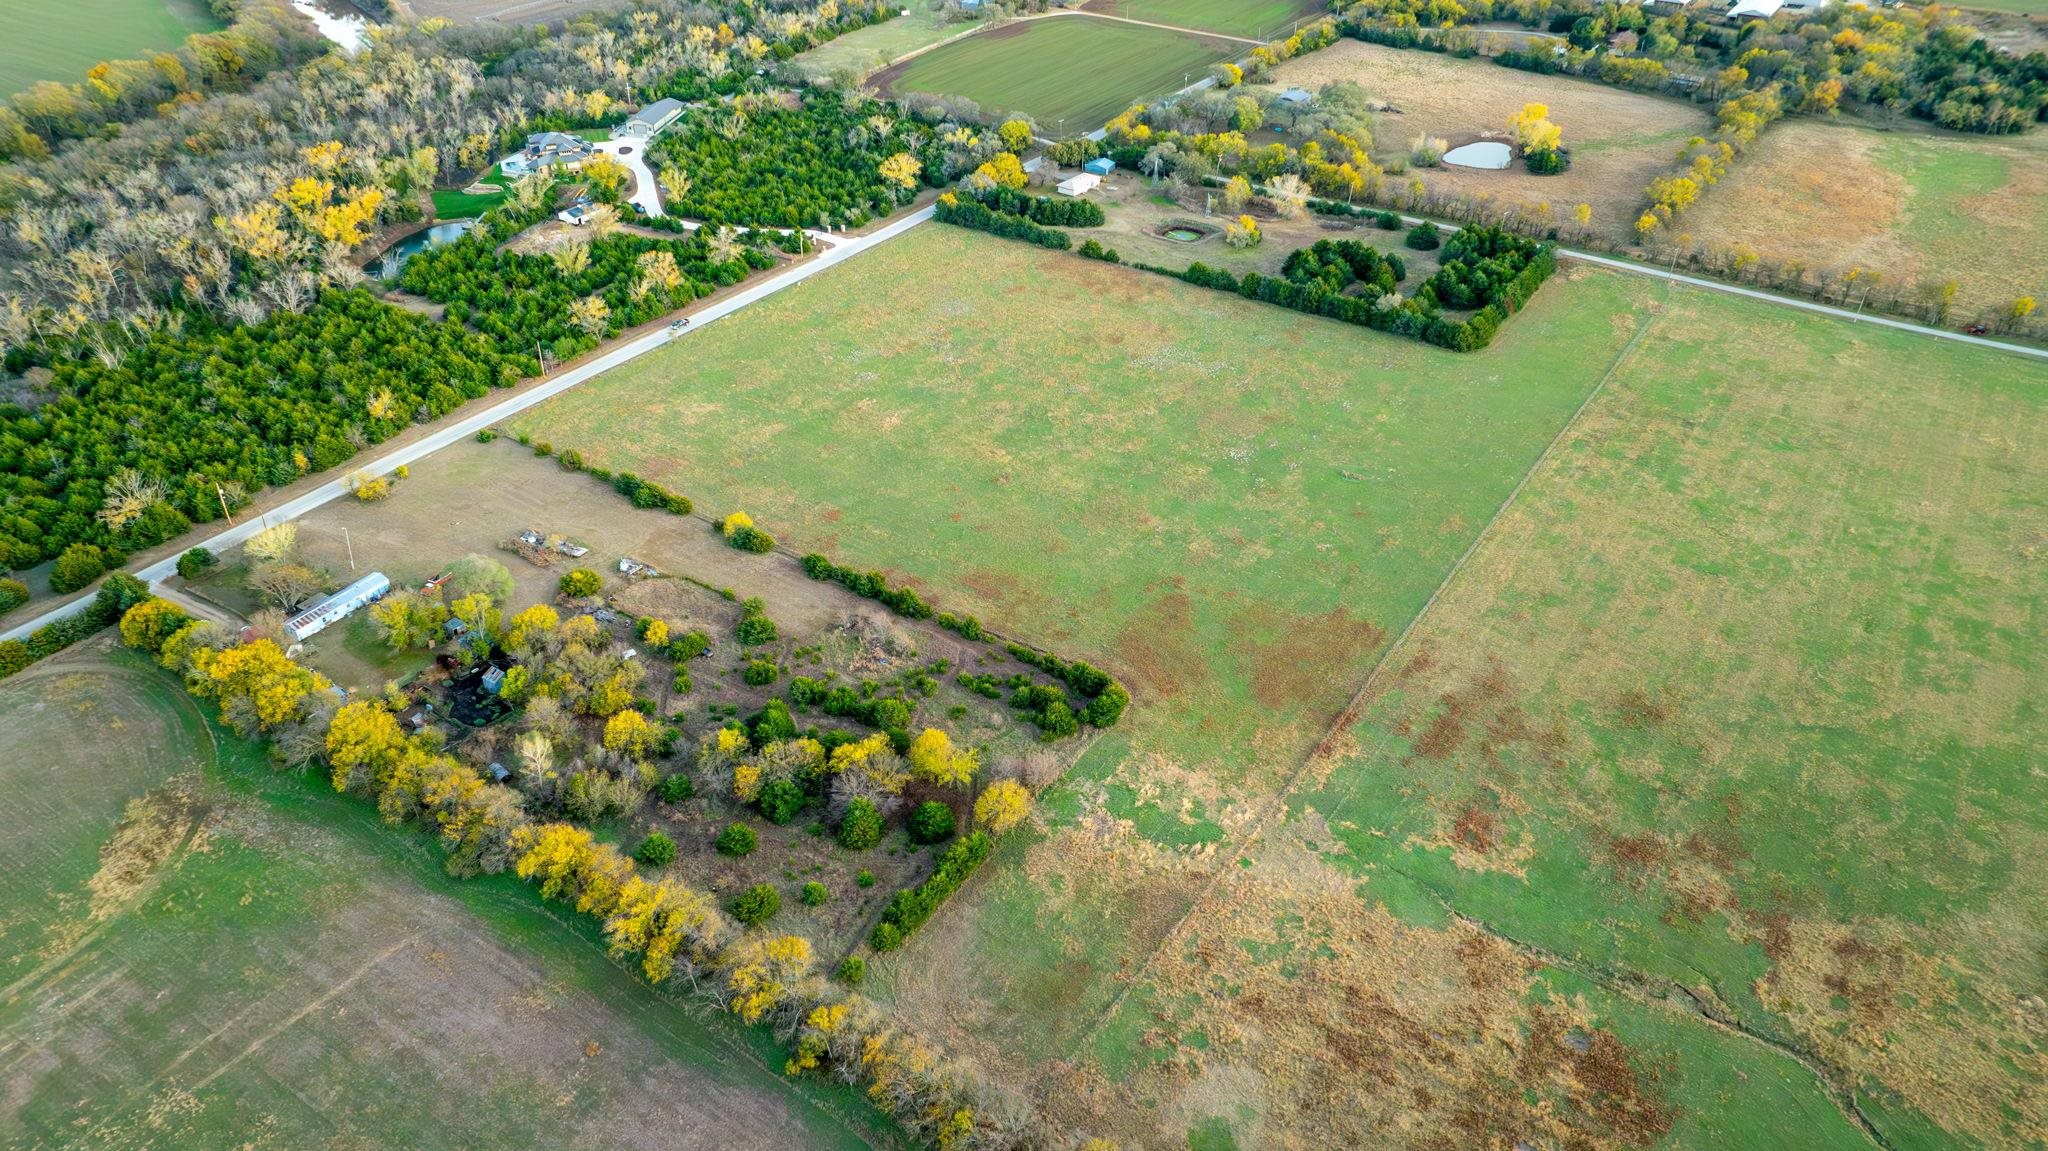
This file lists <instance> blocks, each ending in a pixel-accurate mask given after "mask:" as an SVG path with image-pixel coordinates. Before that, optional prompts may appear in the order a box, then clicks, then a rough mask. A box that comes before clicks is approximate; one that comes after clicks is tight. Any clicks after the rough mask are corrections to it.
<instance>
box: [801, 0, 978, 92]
mask: <svg viewBox="0 0 2048 1151" xmlns="http://www.w3.org/2000/svg"><path fill="white" fill-rule="evenodd" d="M973 27H974V25H973V24H971V23H952V24H948V23H944V22H942V21H941V20H940V17H939V13H938V12H937V11H936V10H934V9H932V8H929V7H923V6H918V5H913V6H912V7H911V8H910V15H908V16H897V17H894V18H892V19H889V20H885V21H883V22H882V23H880V24H870V25H868V26H867V27H865V28H861V29H857V30H856V31H853V32H849V33H847V34H846V35H844V36H841V37H838V38H837V39H834V40H828V41H826V42H825V43H823V44H820V45H818V46H817V47H816V48H812V49H810V50H809V51H807V52H804V53H803V54H801V55H799V56H798V57H797V58H796V62H797V65H798V66H799V67H801V68H802V69H803V70H804V72H805V74H807V75H811V76H829V75H831V74H832V73H834V72H837V71H839V70H840V69H842V68H855V69H858V70H860V71H862V72H869V71H872V70H874V69H876V68H881V67H884V66H886V65H887V64H888V63H889V61H891V60H894V59H896V58H897V57H899V56H902V55H903V54H904V53H906V52H915V51H917V50H918V49H919V48H922V47H924V46H925V45H927V44H936V43H938V42H939V41H940V40H943V39H945V38H946V37H948V36H953V35H957V34H959V33H961V32H965V31H967V30H969V29H971V28H973Z"/></svg>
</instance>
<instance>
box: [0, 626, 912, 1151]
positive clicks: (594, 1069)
mask: <svg viewBox="0 0 2048 1151" xmlns="http://www.w3.org/2000/svg"><path fill="white" fill-rule="evenodd" d="M104 644H105V641H95V642H94V643H93V644H91V645H89V648H88V649H80V650H74V651H72V652H69V653H66V654H64V655H62V656H59V657H57V658H55V659H53V660H51V661H49V662H47V663H43V664H39V665H37V666H36V667H34V668H32V669H30V670H29V671H27V672H24V673H22V674H20V675H17V676H15V677H13V678H11V679H9V680H8V681H7V682H6V684H5V685H4V686H0V803H4V807H5V810H7V811H8V812H9V813H10V814H11V815H13V816H14V817H15V819H16V823H15V825H14V827H13V828H12V831H11V834H10V836H9V838H8V845H7V847H6V848H5V849H4V850H5V852H6V854H5V855H4V856H0V863H4V864H5V867H4V868H0V963H4V964H5V974H4V978H5V980H6V982H7V993H6V995H5V996H4V997H0V1064H4V1066H5V1068H6V1075H5V1082H6V1084H7V1088H6V1092H7V1094H6V1098H7V1105H6V1106H5V1107H4V1108H0V1144H4V1145H6V1146H10V1147H48V1148H59V1147H80V1148H86V1147H90V1148H95V1149H104V1148H129V1147H133V1148H141V1147H156V1148H169V1147H191V1148H218V1147H235V1146H239V1147H313V1146H322V1147H346V1146H372V1145H374V1146H403V1147H435V1148H461V1147H477V1146H483V1145H491V1144H505V1145H519V1146H543V1145H546V1146H606V1147H649V1148H651V1147H668V1146H676V1145H678V1143H677V1140H678V1138H681V1139H683V1144H682V1145H688V1146H697V1145H704V1146H711V1145H716V1146H720V1147H749V1148H760V1149H762V1151H767V1149H770V1148H784V1147H796V1146H801V1147H806V1148H809V1147H821V1148H848V1149H851V1148H858V1147H867V1146H871V1145H874V1140H875V1139H876V1138H877V1136H876V1134H875V1132H873V1131H872V1130H871V1129H870V1124H872V1123H873V1122H874V1119H873V1115H872V1113H871V1112H869V1111H868V1110H867V1108H866V1107H865V1105H864V1104H863V1102H862V1101H861V1100H860V1099H859V1098H858V1097H857V1096H855V1095H853V1094H851V1093H846V1092H840V1091H837V1090H834V1089H832V1088H829V1087H827V1086H824V1085H822V1084H816V1083H801V1084H800V1083H795V1082H792V1081H789V1080H786V1079H784V1078H783V1077H782V1076H781V1075H780V1074H779V1064H780V1060H781V1056H780V1055H779V1054H777V1053H776V1052H775V1051H774V1050H773V1049H772V1048H771V1047H770V1046H769V1045H767V1044H766V1043H765V1037H764V1036H761V1035H758V1034H755V1033H752V1032H744V1031H741V1030H739V1029H737V1028H735V1027H732V1026H729V1025H728V1024H727V1023H726V1022H725V1021H724V1020H722V1019H713V1018H708V1017H707V1016H706V1014H705V1009H704V1008H701V1007H699V1006H696V1005H691V1004H678V1003H672V1002H669V1001H666V1000H664V999H662V998H660V997H658V996H657V995H655V994H654V993H653V992H652V991H651V990H649V989H648V988H646V987H645V986H644V985H642V984H640V983H639V982H637V981H636V980H635V979H634V978H633V977H632V976H631V975H629V974H628V973H626V972H624V971H622V970H620V969H618V968H616V967H614V966H612V965H611V964H610V963H608V962H607V961H606V960H605V958H604V954H603V951H602V949H601V947H600V945H599V944H598V943H597V941H596V940H595V939H594V938H592V937H591V935H590V934H589V933H588V932H586V931H584V930H582V929H580V928H579V927H576V926H571V925H569V924H566V923H564V922H562V921H560V920H558V919H556V918H555V917H554V916H553V915H551V914H549V913H547V912H546V911H545V910H544V909H543V908H542V907H541V906H540V904H539V902H538V900H537V899H536V898H535V897H534V895H533V894H532V893H531V892H530V891H527V890H523V889H522V887H521V885H519V884H518V883H516V882H515V881H512V880H510V879H509V878H505V877H499V878H498V879H493V880H482V881H474V882H467V883H458V882H456V881H454V880H450V879H448V878H447V877H446V876H444V875H443V874H442V872H441V869H440V866H439V861H438V852H437V851H436V850H435V849H434V847H433V845H432V844H431V842H430V841H429V840H427V839H426V838H424V837H419V836H415V835H413V834H411V833H409V832H405V831H399V830H394V829H391V828H389V827H385V826H383V825H382V824H380V823H378V822H377V820H376V817H375V813H374V812H373V811H372V810H370V809H368V808H367V807H366V806H363V805H360V804H358V803H356V802H355V801H352V800H348V799H344V798H341V797H338V796H335V795H333V794H332V793H331V792H328V791H326V790H325V789H324V788H322V787H320V786H318V785H317V783H316V782H315V781H312V780H309V779H307V778H305V777H302V776H300V775H298V774H296V773H292V774H284V775H279V774H274V773H273V772H272V771H271V769H270V768H269V766H268V764H267V763H266V762H265V760H264V757H263V755H262V753H261V752H260V751H259V750H258V749H257V748H255V747H254V746H252V745H250V744H247V743H245V742H243V741H241V740H238V739H236V738H235V737H233V736H232V735H231V734H230V733H227V732H225V731H223V730H221V729H219V728H218V727H215V726H214V725H212V724H211V723H210V722H209V721H208V720H207V719H206V718H205V716H204V715H202V714H201V712H200V711H199V709H198V706H197V705H196V704H194V703H193V702H192V701H191V700H190V699H189V698H188V697H187V696H186V695H185V694H184V692H183V691H182V690H181V689H180V688H179V686H178V685H177V683H176V682H175V681H174V680H173V679H172V678H171V677H170V676H169V675H168V674H166V673H164V672H162V671H160V670H159V669H157V668H155V667H154V666H152V665H150V664H148V663H147V662H145V661H143V660H140V659H138V658H136V657H134V656H132V655H130V654H129V653H127V652H124V651H119V650H115V651H111V652H108V651H105V650H103V647H104ZM83 732H90V733H91V736H92V738H89V739H82V738H80V734H81V733H83ZM882 1137H883V1138H886V1136H885V1135H884V1136H882Z"/></svg>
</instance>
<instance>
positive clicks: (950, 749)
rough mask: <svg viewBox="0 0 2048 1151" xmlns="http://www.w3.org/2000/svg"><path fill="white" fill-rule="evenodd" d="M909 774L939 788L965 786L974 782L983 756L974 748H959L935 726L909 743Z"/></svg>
mask: <svg viewBox="0 0 2048 1151" xmlns="http://www.w3.org/2000/svg"><path fill="white" fill-rule="evenodd" d="M908 758H909V760H910V772H911V774H912V775H914V776H916V777H917V778H919V779H922V780H924V781H925V782H927V783H935V784H938V785H939V786H940V787H965V786H967V785H968V784H969V783H972V782H974V773H975V771H976V770H977V769H979V768H980V766H981V757H980V755H979V754H978V753H976V752H975V751H974V749H972V748H956V747H954V746H953V738H952V737H951V736H949V735H947V734H946V733H945V732H944V731H942V730H940V729H939V728H936V727H928V728H925V729H924V730H923V731H921V732H919V733H918V734H917V738H916V739H914V740H911V741H910V754H909V756H908Z"/></svg>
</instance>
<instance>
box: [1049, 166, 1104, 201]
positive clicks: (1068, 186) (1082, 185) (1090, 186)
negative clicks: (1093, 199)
mask: <svg viewBox="0 0 2048 1151" xmlns="http://www.w3.org/2000/svg"><path fill="white" fill-rule="evenodd" d="M1100 183H1102V177H1100V176H1098V175H1096V174H1095V173H1093V172H1081V173H1079V174H1077V175H1073V176H1068V177H1067V178H1066V179H1064V180H1061V181H1060V186H1059V187H1058V188H1057V189H1056V190H1057V191H1058V192H1059V194H1060V195H1062V196H1085V195H1087V194H1088V193H1090V192H1093V191H1094V190H1095V186H1096V185H1097V184H1100Z"/></svg>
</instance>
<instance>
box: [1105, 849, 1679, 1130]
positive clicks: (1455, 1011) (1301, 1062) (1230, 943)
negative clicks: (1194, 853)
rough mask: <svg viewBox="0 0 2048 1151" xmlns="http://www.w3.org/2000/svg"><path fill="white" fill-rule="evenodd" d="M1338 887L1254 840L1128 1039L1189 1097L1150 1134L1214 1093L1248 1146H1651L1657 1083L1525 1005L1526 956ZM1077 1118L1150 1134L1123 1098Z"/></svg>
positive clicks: (1569, 1014)
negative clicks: (1249, 1117)
mask: <svg viewBox="0 0 2048 1151" xmlns="http://www.w3.org/2000/svg"><path fill="white" fill-rule="evenodd" d="M1354 887H1355V880H1354V879H1353V878H1352V877H1351V876H1349V875H1346V874H1343V873H1340V872H1338V871H1336V870H1335V869H1333V868H1331V867H1330V866H1329V865H1328V864H1327V863H1325V862H1324V861H1323V860H1322V859H1321V858H1320V856H1319V855H1318V854H1316V853H1315V852H1314V850H1313V849H1310V848H1308V846H1307V845H1305V844H1302V843H1300V842H1299V841H1291V842H1281V841H1277V840H1276V841H1270V842H1269V845H1268V846H1267V847H1266V848H1265V849H1262V852H1261V857H1260V859H1259V861H1258V863H1257V864H1256V865H1255V866H1254V867H1252V868H1251V869H1249V870H1246V871H1242V872H1234V873H1233V874H1232V875H1231V877H1230V878H1229V879H1227V880H1225V882H1224V888H1223V889H1222V890H1219V891H1218V892H1216V893H1215V894H1214V896H1213V897H1212V898H1209V899H1206V900H1204V901H1203V902H1202V904H1201V905H1200V906H1199V907H1198V908H1197V909H1196V910H1195V912H1194V914H1193V915H1192V917H1191V918H1190V920H1189V922H1188V925H1187V930H1186V932H1185V934H1184V936H1183V940H1184V943H1183V944H1182V945H1176V946H1175V947H1172V948H1169V949H1166V950H1164V951H1162V952H1161V953H1160V954H1159V955H1158V956H1157V957H1156V958H1155V960H1154V965H1153V968H1152V971H1151V973H1150V974H1151V976H1152V980H1151V983H1152V985H1153V986H1155V987H1158V988H1171V989H1173V991H1172V993H1171V994H1170V995H1164V994H1162V995H1160V996H1158V997H1157V998H1156V999H1155V1001H1154V1006H1153V1010H1152V1018H1151V1026H1150V1028H1149V1029H1148V1030H1147V1032H1146V1034H1145V1037H1144V1039H1143V1041H1142V1042H1143V1043H1144V1045H1145V1046H1146V1047H1148V1048H1150V1049H1151V1051H1152V1053H1153V1054H1154V1056H1155V1057H1160V1058H1163V1059H1164V1060H1165V1061H1166V1065H1167V1067H1168V1068H1169V1073H1170V1075H1171V1077H1172V1078H1173V1079H1174V1080H1175V1081H1177V1082H1182V1083H1186V1084H1190V1085H1191V1086H1190V1089H1189V1090H1187V1091H1184V1092H1182V1093H1180V1094H1179V1096H1178V1099H1177V1101H1178V1107H1179V1108H1181V1109H1185V1110H1186V1112H1187V1113H1186V1114H1172V1115H1168V1116H1166V1118H1168V1119H1169V1120H1171V1121H1173V1122H1175V1123H1191V1122H1194V1121H1196V1120H1199V1119H1200V1118H1201V1117H1202V1112H1201V1103H1200V1102H1199V1101H1200V1100H1201V1099H1202V1098H1203V1096H1204V1095H1205V1094H1208V1093H1210V1091H1211V1089H1212V1088H1216V1087H1217V1085H1218V1084H1227V1086H1228V1090H1229V1094H1230V1095H1231V1097H1232V1098H1233V1100H1234V1101H1235V1102H1237V1103H1240V1104H1242V1105H1243V1106H1244V1107H1245V1108H1247V1109H1248V1110H1249V1112H1251V1113H1253V1114H1256V1115H1257V1117H1258V1118H1257V1120H1256V1123H1257V1132H1256V1138H1254V1139H1253V1140H1252V1142H1249V1143H1244V1145H1246V1146H1251V1145H1257V1146H1261V1147H1277V1148H1303V1149H1305V1148H1310V1147H1353V1146H1355V1147H1388V1148H1436V1147H1498V1148H1510V1147H1513V1146H1515V1145H1516V1144H1517V1143H1518V1142H1519V1143H1526V1144H1528V1145H1530V1146H1569V1147H1575V1148H1585V1149H1589V1151H1596V1149H1606V1148H1621V1147H1637V1146H1647V1145H1650V1144H1652V1143H1654V1142H1656V1141H1657V1140H1658V1139H1659V1138H1661V1137H1662V1136H1663V1134H1664V1133H1666V1132H1668V1130H1669V1129H1670V1124H1671V1121H1672V1118H1673V1116H1674V1112H1673V1109H1672V1108H1671V1107H1670V1106H1669V1105H1668V1104H1667V1103H1665V1102H1664V1099H1663V1091H1662V1088H1661V1086H1660V1083H1659V1076H1658V1073H1657V1072H1656V1071H1655V1070H1650V1069H1645V1068H1644V1067H1643V1066H1642V1065H1641V1061H1640V1059H1639V1058H1638V1057H1637V1056H1636V1055H1635V1054H1634V1053H1633V1052H1631V1051H1630V1050H1629V1049H1628V1048H1627V1047H1626V1046H1625V1045H1624V1044H1623V1043H1622V1042H1621V1041H1620V1040H1619V1039H1618V1038H1616V1037H1615V1036H1614V1035H1613V1034H1611V1033H1609V1032H1607V1031H1605V1030H1602V1029H1600V1028H1599V1027H1598V1026H1596V1025H1595V1021H1594V1020H1592V1019H1590V1018H1588V1017H1587V1016H1586V1015H1585V1014H1584V1013H1583V1011H1581V1010H1578V1009H1575V1008H1573V1007H1571V1006H1570V1005H1567V1004H1530V1003H1528V1002H1527V1001H1526V997H1527V996H1528V994H1529V992H1530V989H1531V987H1532V986H1533V983H1532V980H1533V977H1534V969H1533V968H1532V966H1531V965H1530V963H1529V961H1528V960H1527V959H1526V957H1524V956H1522V955H1520V954H1519V953H1517V952H1516V951H1515V950H1514V949H1513V948H1511V947H1509V946H1508V945H1506V944H1505V943H1503V942H1502V941H1501V940H1499V939H1498V938H1496V937H1494V936H1491V935H1489V934H1487V933H1486V932H1485V931H1483V930H1481V929H1479V928H1477V927H1475V926H1473V925H1471V924H1469V923H1466V922H1465V921H1462V920H1455V921H1453V922H1452V923H1451V924H1450V925H1449V926H1447V927H1445V928H1443V929H1441V930H1434V929H1428V928H1416V927H1411V926H1409V925H1407V924H1405V923H1403V922H1401V921H1400V920H1398V919H1395V918H1394V917H1393V916H1391V915H1389V914H1388V913H1387V912H1386V911H1385V910H1384V909H1383V908H1382V907H1380V906H1379V905H1378V904H1377V903H1375V902H1373V901H1372V900H1371V899H1370V898H1361V897H1360V895H1359V894H1358V893H1356V892H1355V891H1354ZM1127 1009H1128V1008H1127ZM1197 1035H1199V1036H1201V1037H1202V1041H1201V1043H1199V1044H1195V1043H1191V1042H1190V1039H1191V1038H1193V1037H1194V1036H1197ZM1567 1037H1569V1038H1570V1040H1571V1041H1567ZM1119 1103H1120V1104H1121V1106H1118V1105H1117V1104H1119ZM1089 1111H1090V1113H1091V1114H1090V1115H1089V1116H1088V1118H1091V1119H1093V1120H1094V1121H1095V1122H1096V1123H1097V1124H1102V1123H1109V1124H1114V1125H1115V1133H1116V1134H1118V1135H1120V1136H1122V1137H1125V1138H1127V1139H1132V1140H1136V1139H1140V1138H1144V1137H1147V1136H1149V1135H1151V1134H1156V1132H1157V1129H1158V1124H1159V1119H1160V1117H1159V1116H1156V1115H1153V1114H1151V1113H1150V1112H1149V1111H1148V1110H1147V1109H1145V1108H1142V1107H1138V1106H1135V1105H1134V1101H1133V1100H1130V1099H1128V1098H1125V1099H1122V1100H1117V1099H1114V1098H1112V1099H1106V1100H1105V1099H1097V1100H1094V1101H1092V1103H1091V1106H1090V1108H1089ZM1207 1113H1209V1114H1214V1113H1215V1112H1214V1111H1210V1112H1207ZM1148 1128H1149V1130H1148ZM1169 1129H1171V1128H1169ZM1244 1138H1245V1136H1244V1135H1243V1133H1240V1140H1241V1142H1242V1141H1243V1139H1244Z"/></svg>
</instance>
